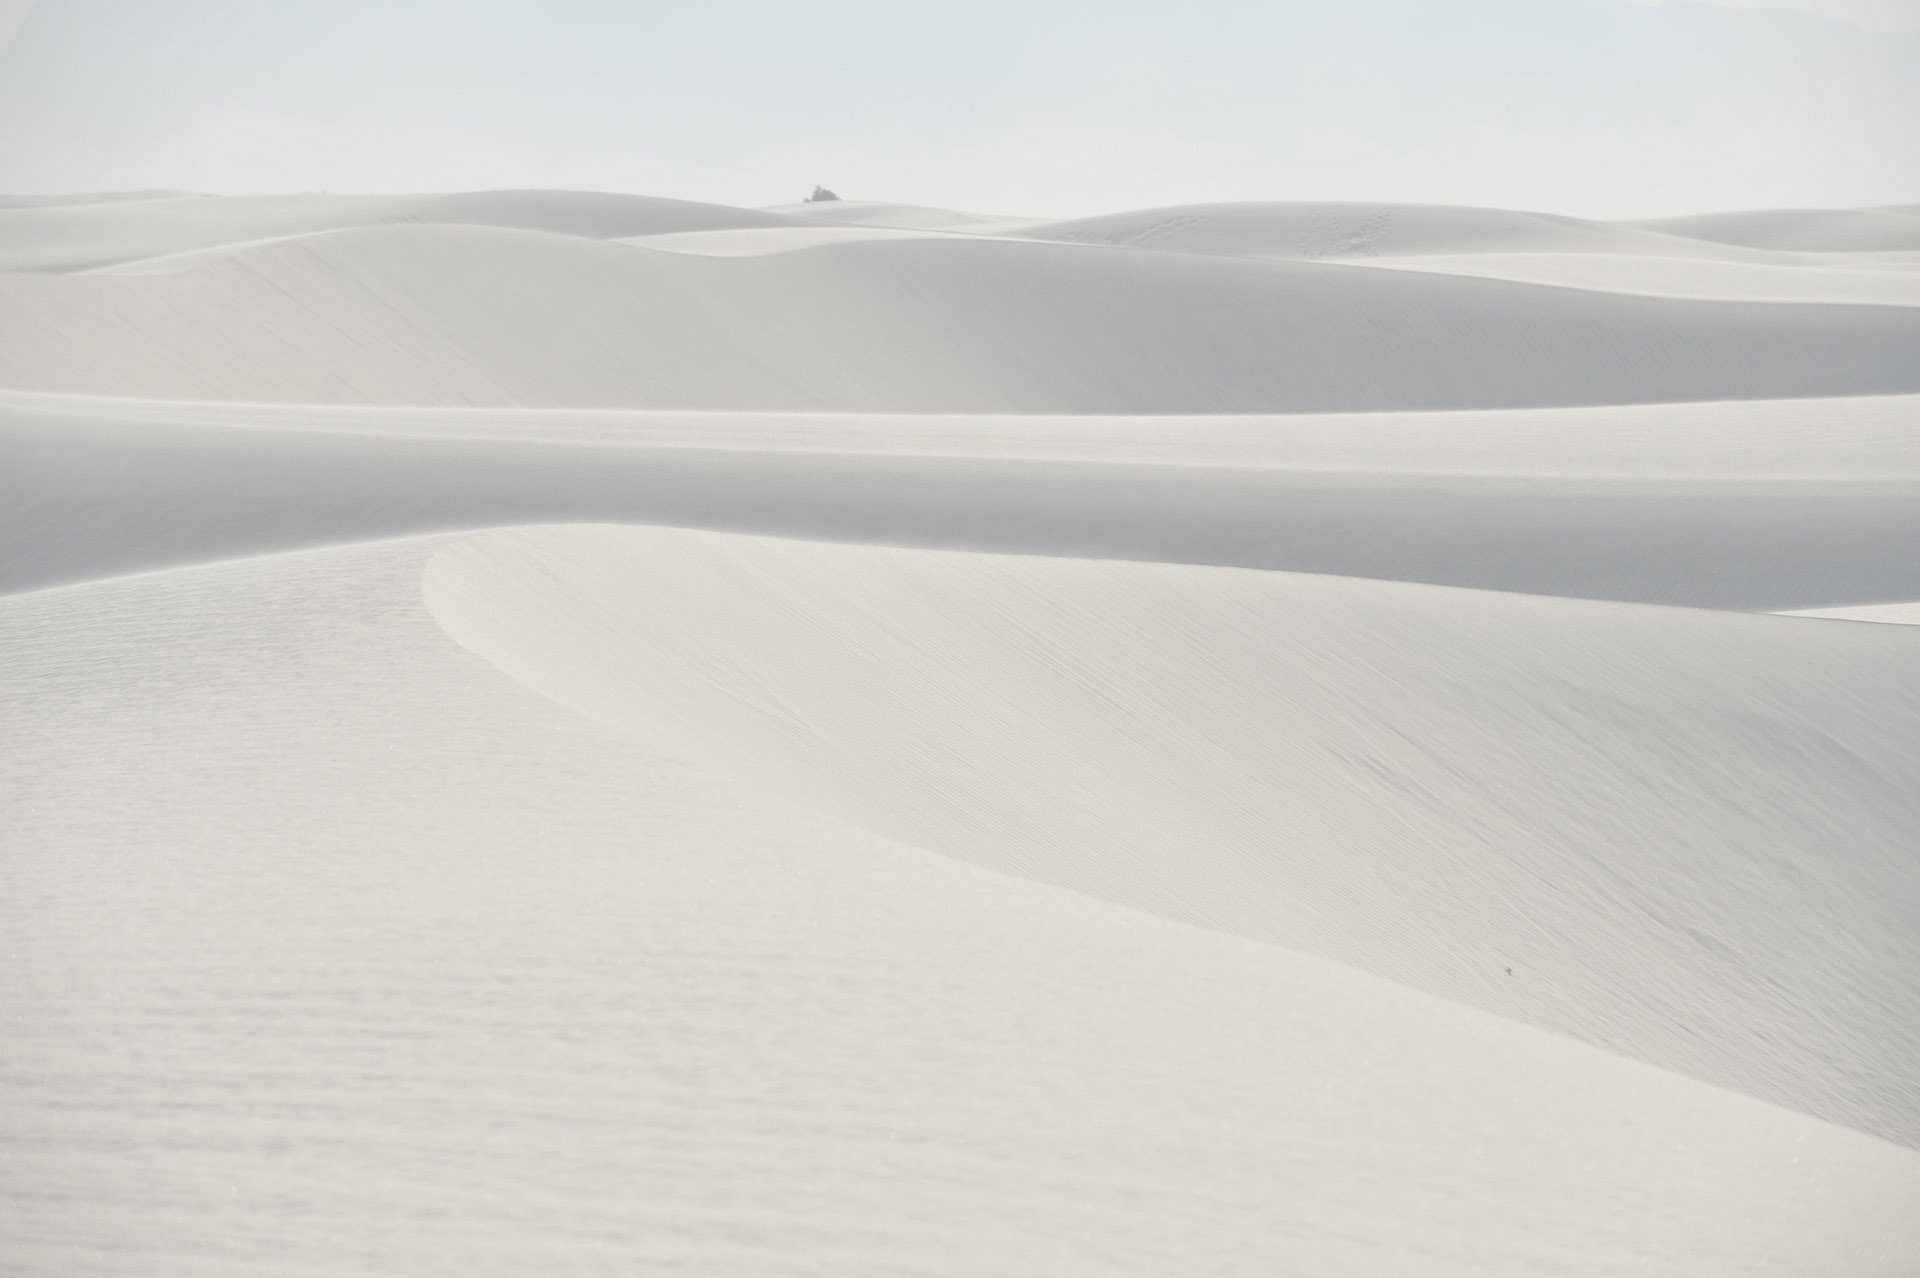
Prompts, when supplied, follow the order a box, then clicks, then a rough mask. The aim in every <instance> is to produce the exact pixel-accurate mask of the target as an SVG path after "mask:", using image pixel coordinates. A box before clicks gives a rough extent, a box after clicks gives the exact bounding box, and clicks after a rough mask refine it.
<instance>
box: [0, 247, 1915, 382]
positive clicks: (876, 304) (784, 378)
mask: <svg viewBox="0 0 1920 1278" xmlns="http://www.w3.org/2000/svg"><path fill="white" fill-rule="evenodd" d="M29 317H30V322H28V320H29ZM0 319H4V328H3V329H0V386H4V387H10V388H15V389H28V390H46V391H71V392H81V393H95V394H112V395H130V396H160V397H167V398H182V399H248V400H264V401H284V402H332V403H428V404H431V403H454V404H459V403H467V404H489V403H491V404H547V405H581V406H589V405H608V406H613V405H621V406H636V407H651V408H703V409H816V410H827V411H834V410H837V411H906V412H912V411H922V412H1087V413H1174V412H1255V411H1267V412H1325V411H1336V412H1338V411H1364V410H1395V409H1398V410H1405V409H1447V408H1505V407H1527V406H1549V405H1571V404H1613V403H1633V402H1648V401H1673V400H1714V399H1752V398H1780V397H1789V396H1819V395H1836V394H1890V393H1903V392H1913V391H1920V360H1915V359H1914V358H1913V354H1914V352H1915V351H1916V350H1920V314H1916V313H1915V312H1914V311H1913V310H1912V309H1911V308H1904V307H1849V306H1782V305H1757V304H1744V303H1734V302H1698V301H1672V300H1667V299H1654V298H1644V297H1627V296H1619V295H1613V294H1604V293H1596V292H1589V291H1582V290H1571V289H1557V288H1543V287H1537V286H1531V285H1522V284H1513V283H1508V282H1504V281H1494V280H1481V279H1472V278H1466V277H1452V276H1435V275H1428V274H1421V273H1413V272H1383V271H1373V270H1364V269H1360V268H1355V267H1343V266H1333V265H1323V264H1316V263H1296V262H1245V261H1239V260H1222V259H1217V258H1210V257H1203V256H1191V255H1175V254H1157V253H1134V252H1127V251H1124V250H1110V251H1104V252H1096V251H1091V250H1087V249H1084V248H1067V247H1063V246H1056V245H1048V244H1036V243H1023V242H1014V241H1004V240H985V239H979V238H975V237H968V238H963V237H945V238H940V239H926V240H905V241H901V240H891V239H889V240H871V241H865V242H857V243H843V244H837V245H831V246H827V247H822V248H817V249H813V250H810V251H807V252H801V253H780V254H771V255H763V256H757V257H742V258H716V257H700V256H693V255H688V254H682V253H661V252H655V251H650V250H647V249H645V248H642V247H636V246H633V245H629V244H608V243H601V242H596V241H593V240H588V239H584V238H580V237H576V236H560V235H554V234H548V233H538V232H530V231H524V230H507V229H501V228H498V227H490V226H451V225H432V226H416V225H402V226H381V227H364V228H355V229H350V230H343V231H337V232H332V233H330V234H326V235H318V236H310V237H306V238H302V239H299V240H295V241H291V242H281V243H271V244H266V245H262V246H259V247H254V248H249V249H242V250H239V251H236V252H234V253H232V254H231V255H228V256H225V257H223V258H221V259H220V260H219V261H217V262H214V263H203V264H201V265H198V266H197V267H195V268H194V269H190V270H185V271H180V272H176V273H171V274H163V275H71V274H69V275H32V274H19V275H11V276H0Z"/></svg>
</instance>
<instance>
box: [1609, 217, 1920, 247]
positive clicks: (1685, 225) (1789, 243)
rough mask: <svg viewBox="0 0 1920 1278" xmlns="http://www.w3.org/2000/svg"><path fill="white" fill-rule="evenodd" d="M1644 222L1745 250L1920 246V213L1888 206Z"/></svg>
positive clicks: (1663, 230)
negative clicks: (1881, 207)
mask: <svg viewBox="0 0 1920 1278" xmlns="http://www.w3.org/2000/svg"><path fill="white" fill-rule="evenodd" d="M1638 225H1640V226H1643V227H1646V228H1647V229H1649V230H1652V231H1657V232H1659V233H1661V234H1665V235H1684V236H1688V237H1691V238H1693V239H1699V240H1708V241H1712V242H1714V243H1717V244H1732V245H1738V246H1741V247H1744V248H1762V249H1786V250H1797V251H1802V252H1815V253H1833V252H1840V253H1860V252H1873V251H1876V250H1879V251H1885V250H1905V251H1909V252H1911V251H1913V250H1915V249H1920V212H1916V210H1915V209H1914V208H1886V209H1767V210H1757V211H1754V212H1741V213H1704V214H1698V215H1695V216H1692V217H1670V218H1661V219H1659V220H1656V221H1651V222H1641V223H1639V224H1638Z"/></svg>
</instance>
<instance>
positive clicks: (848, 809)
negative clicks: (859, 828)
mask: <svg viewBox="0 0 1920 1278" xmlns="http://www.w3.org/2000/svg"><path fill="white" fill-rule="evenodd" d="M427 596H428V602H429V606H430V607H431V608H432V610H433V612H434V614H435V615H436V616H437V617H438V618H439V619H440V620H441V621H442V623H443V624H444V625H446V626H447V627H448V628H449V629H450V630H451V631H452V633H454V634H455V636H456V637H458V638H459V639H460V640H461V641H462V642H463V643H465V644H466V645H467V646H469V647H472V648H474V649H475V650H477V651H479V652H481V653H482V654H483V655H486V656H488V657H489V658H490V659H492V660H494V661H495V662H497V663H498V664H500V665H502V666H503V667H504V668H505V669H507V670H508V671H509V672H511V673H513V674H515V675H517V676H518V677H520V678H522V679H523V680H526V681H527V682H528V683H530V684H532V685H533V686H534V687H536V688H538V689H540V690H542V691H544V692H547V693H548V694H549V695H552V696H555V697H556V698H558V699H560V700H562V701H563V702H565V703H567V704H569V705H573V706H575V707H576V708H579V709H581V710H584V711H586V712H587V713H589V714H593V715H596V716H597V717H600V718H602V719H605V720H607V721H609V722H613V723H616V724H619V725H621V726H624V727H628V728H630V729H633V730H635V731H639V732H642V733H645V734H648V735H649V736H650V737H651V738H652V739H654V740H657V741H660V742H662V743H664V744H665V745H666V746H667V747H668V748H671V749H674V750H676V751H678V752H681V753H685V754H687V755H688V756H690V757H693V758H696V759H700V760H702V761H704V762H707V763H709V764H711V765H714V766H718V767H720V768H722V769H725V770H730V771H733V772H735V773H737V774H739V775H742V776H745V777H747V778H749V779H751V780H753V781H755V782H756V783H759V784H761V785H764V786H766V787H768V788H770V789H772V790H774V791H776V792H779V793H785V794H788V795H791V796H793V797H795V798H797V799H799V800H801V801H803V802H806V803H808V804H809V805H811V806H815V807H818V808H821V809H823V810H827V811H832V812H836V813H840V814H842V815H844V816H846V817H848V818H849V819H851V820H854V821H856V822H858V823H860V824H862V825H865V826H867V827H869V828H872V829H875V830H878V831H880V832H882V833H884V834H886V835H888V836H889V837H892V838H896V839H899V840H901V841H903V842H907V843H910V844H914V845H916V846H921V847H928V848H934V849H937V850H940V851H945V852H948V853H950V854H952V855H955V856H959V857H962V858H965V859H968V860H972V861H975V862H978V863H981V864H985V865H988V866H991V867H993V868H996V869H1001V870H1006V871H1010V872H1012V873H1016V874H1019V875H1022V876H1024V877H1029V878H1035V879H1040V880H1044V881H1047V882H1054V883H1060V884H1063V885H1065V886H1070V887H1073V888H1076V889H1078V890H1081V891H1085V892H1089V893H1091V894H1094V895H1097V896H1101V897H1104V898H1106V899H1109V900H1114V901H1118V902H1120V903H1122V904H1127V905H1132V906H1136V907H1139V908H1143V909H1147V910H1150V911H1153V912H1156V913H1160V914H1164V915H1166V916H1169V917H1172V918H1176V919H1180V920H1183V921H1187V922H1193V923H1200V924H1204V925H1206V926H1210V927H1217V928H1221V929H1224V930H1228V931H1233V932H1237V933H1240V934H1243V935H1248V936H1254V937H1258V938H1261V939H1266V940H1272V941H1278V942H1281V943H1283V944H1286V945H1289V946H1294V947H1298V948H1303V949H1306V950H1308V951H1310V952H1313V953H1317V954H1322V955H1326V956H1328V957H1332V958H1336V959H1338V960H1340V961H1342V962H1346V963H1351V964H1354V965H1356V966H1359V967H1361V968H1363V969H1365V970H1369V971H1373V972H1376V973H1379V974H1381V975H1385V976H1388V977H1391V978H1393V979H1395V980H1398V981H1402V982H1404V983H1407V984H1410V985H1413V986H1415V987H1417V988H1421V989H1425V990H1428V991H1430V992H1433V993H1436V994H1440V995H1442V996H1445V997H1448V998H1453V999H1458V1000H1461V1001H1464V1002H1469V1003H1474V1004H1477V1005H1479V1006H1482V1007H1486V1008H1489V1009H1491V1010H1494V1011H1498V1012H1500V1013H1502V1014H1504V1015H1508V1016H1512V1017H1515V1018H1518V1019H1521V1020H1524V1021H1528V1022H1530V1023H1533V1024H1537V1025H1541V1026H1545V1027H1548V1028H1551V1029H1555V1030H1558V1031H1561V1032H1565V1033H1571V1034H1574V1035H1577V1036H1579V1037H1582V1038H1585V1039H1587V1040H1588V1041H1590V1042H1594V1043H1598V1044H1600V1045H1603V1046H1606V1047H1609V1048H1611V1049H1613V1050H1616V1051H1622V1052H1626V1053H1628V1054H1631V1055H1634V1056H1637V1057H1639V1058H1641V1059H1643V1060H1648V1061H1651V1062H1654V1063H1656V1064H1659V1065H1661V1066H1663V1067H1666V1068H1672V1069H1678V1070H1681V1071H1684V1072H1687V1073H1690V1074H1692V1075H1694V1076H1695V1077H1699V1078H1703V1079H1706V1080H1708V1081H1711V1082H1714V1083H1717V1084H1721V1085H1725V1086H1731V1087H1735V1088H1738V1089H1740V1090H1743V1091H1746V1092H1748V1093H1749V1094H1752V1095H1756V1096H1761V1097H1764V1098H1766V1099H1769V1100H1772V1101H1775V1102H1777V1103H1780V1104H1785V1105H1790V1106H1792V1107H1794V1108H1798V1109H1800V1110H1802V1111H1804V1112H1807V1113H1811V1114H1815V1115H1818V1116H1820V1117H1822V1118H1826V1119H1829V1120H1832V1121H1836V1122H1841V1123H1846V1124H1848V1125H1851V1126H1855V1127H1858V1128H1860V1129H1862V1130H1866V1131H1871V1132H1875V1133H1877V1134H1880V1135H1883V1136H1887V1137H1889V1138H1893V1139H1898V1140H1901V1141H1903V1142H1905V1143H1908V1144H1916V1143H1920V1122H1917V1121H1916V1116H1920V1092H1916V1083H1915V1079H1914V1078H1913V1076H1912V1074H1911V1071H1910V1070H1909V1069H1908V1068H1907V1062H1909V1061H1911V1060H1912V1059H1914V1058H1915V1056H1916V1054H1920V1034H1917V1032H1916V1029H1915V1027H1916V1026H1920V993H1917V991H1920V944H1917V943H1916V938H1917V937H1920V867H1916V864H1915V862H1914V861H1913V858H1912V846H1911V837H1910V836H1911V831H1912V830H1913V829H1914V828H1916V824H1920V793H1916V792H1915V790H1914V787H1913V786H1912V784H1911V772H1910V768H1911V761H1912V759H1913V758H1915V757H1916V754H1920V726H1916V725H1920V713H1916V712H1920V704H1916V703H1915V700H1914V698H1915V689H1914V684H1913V680H1912V677H1911V673H1912V669H1913V662H1914V660H1915V659H1916V656H1920V644H1917V643H1916V638H1917V636H1916V635H1915V634H1914V632H1912V631H1911V630H1909V629H1907V628H1905V627H1891V626H1859V625H1843V624H1839V623H1816V622H1811V621H1807V620H1802V619H1787V618H1774V617H1748V616H1735V615H1730V614H1720V613H1707V612H1695V611H1688V610H1665V609H1647V608H1638V607H1632V606H1627V605H1618V604H1591V603H1580V602H1576V601H1571V600H1543V599H1527V598H1522V597H1519V596H1510V595H1498V594H1491V593H1485V592H1461V591H1450V590H1445V589H1440V588H1434V587H1420V586H1408V585H1397V584H1392V583H1382V582H1355V581H1351V580H1346V579H1341V578H1331V577H1305V576H1290V575H1285V574H1261V573H1246V572H1241V571H1235V570H1230V569H1209V568H1192V567H1177V566H1156V565H1147V564H1125V563H1101V562H1093V561H1073V560H1048V559H1039V558H1029V557H1008V556H983V555H956V554H943V553H937V552H927V551H903V550H894V549H884V548H855V547H837V546H823V545H817V544H807V543H799V542H781V541H771V540H763V539H748V538H739V537H725V536H716V535H711V534H696V533H683V532H673V531H668V530H641V531H623V530H619V529H574V530H566V529H551V530H545V531H540V532H531V533H529V532H513V533H500V534H493V535H490V536H487V537H483V538H480V539H478V540H476V541H472V542H468V543H463V544H462V545H461V546H459V547H456V548H453V549H450V550H447V551H443V552H442V553H441V554H440V555H439V556H437V557H436V559H435V560H434V563H433V565H432V567H431V569H430V570H429V573H428V576H427ZM1896 707H1904V708H1896ZM1508 969H1511V973H1509V971H1508Z"/></svg>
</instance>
